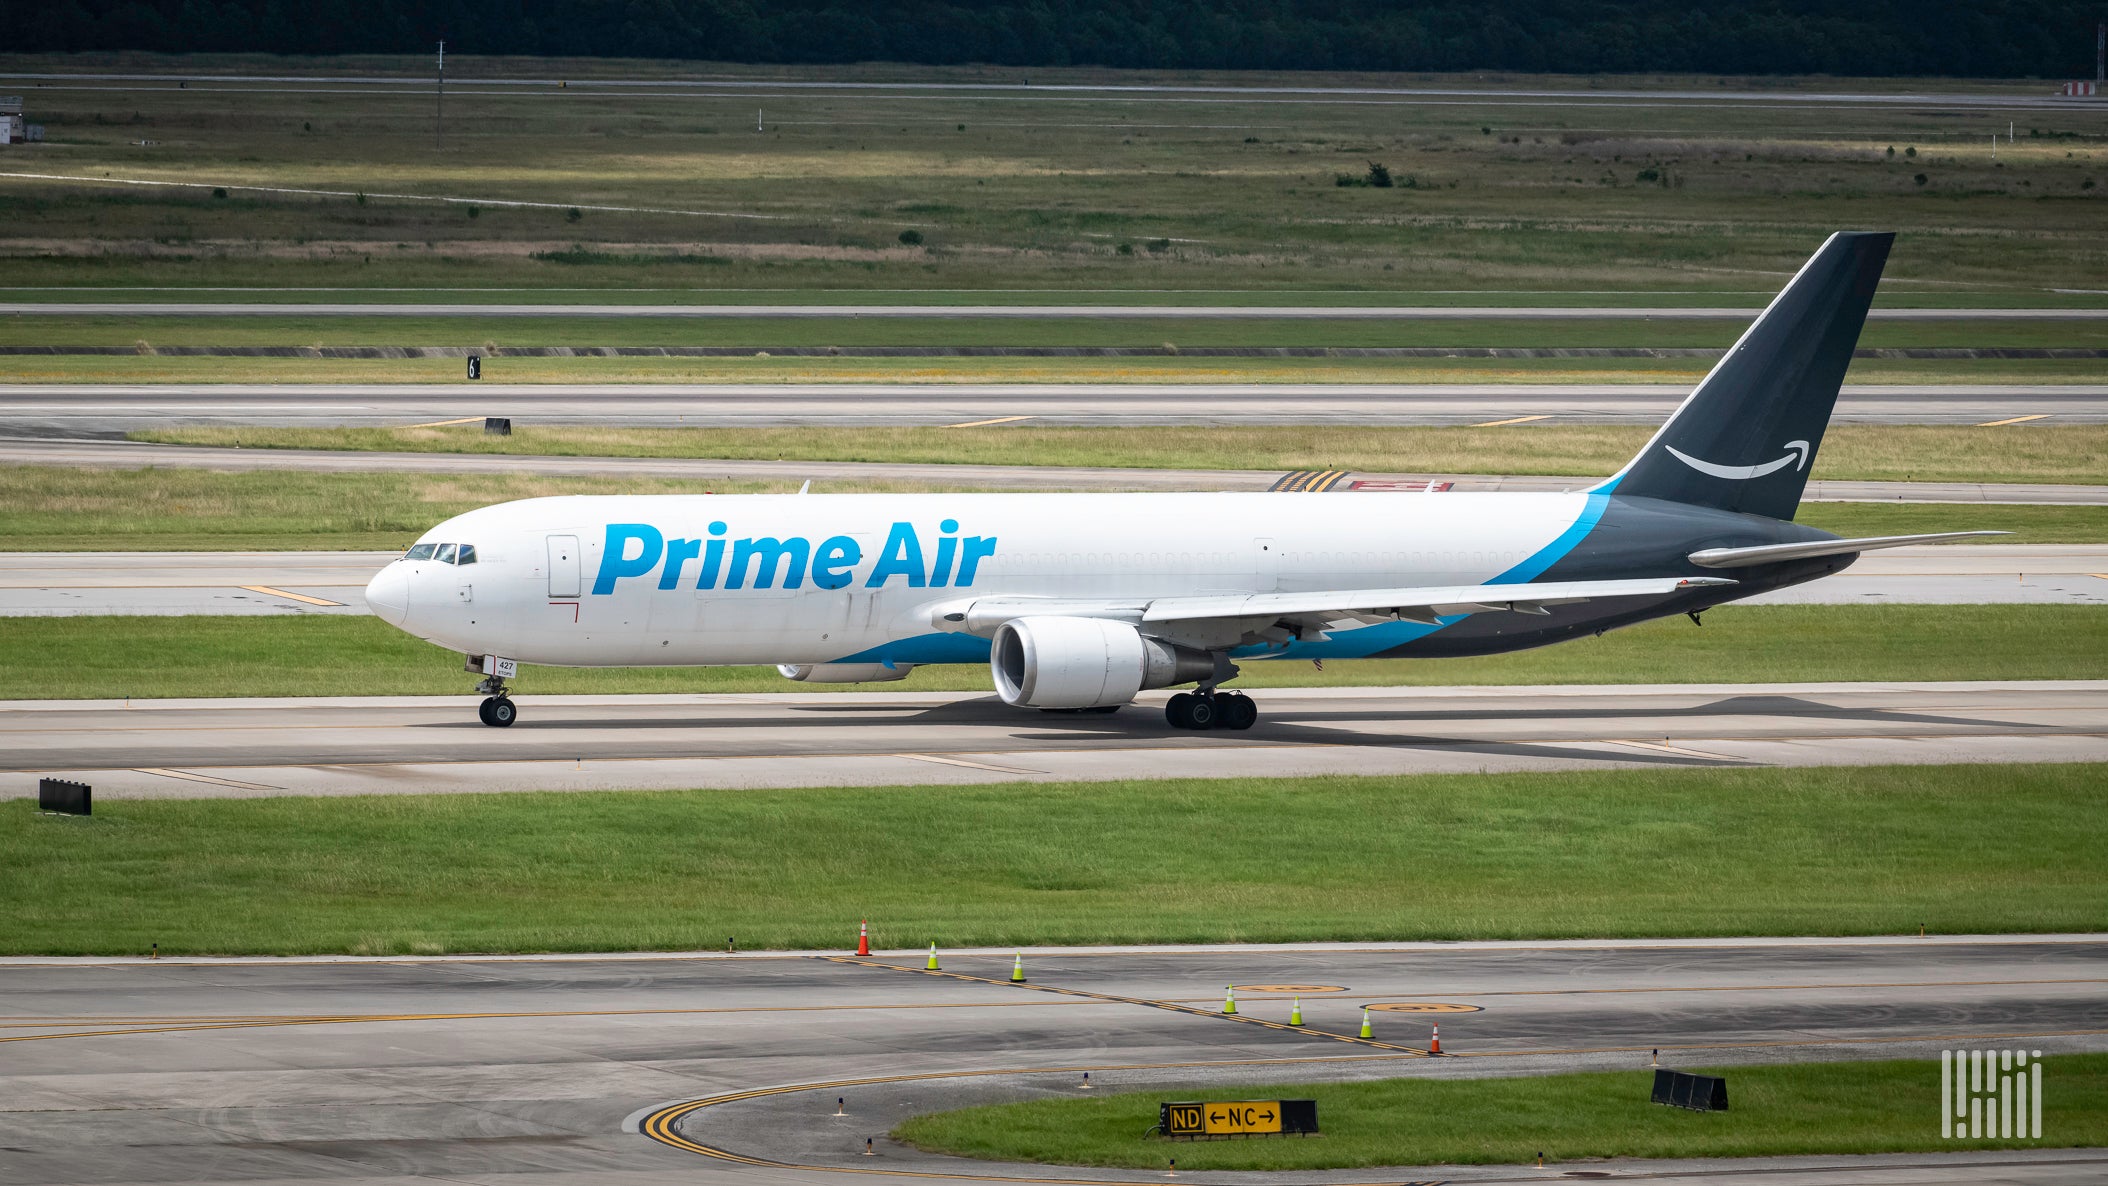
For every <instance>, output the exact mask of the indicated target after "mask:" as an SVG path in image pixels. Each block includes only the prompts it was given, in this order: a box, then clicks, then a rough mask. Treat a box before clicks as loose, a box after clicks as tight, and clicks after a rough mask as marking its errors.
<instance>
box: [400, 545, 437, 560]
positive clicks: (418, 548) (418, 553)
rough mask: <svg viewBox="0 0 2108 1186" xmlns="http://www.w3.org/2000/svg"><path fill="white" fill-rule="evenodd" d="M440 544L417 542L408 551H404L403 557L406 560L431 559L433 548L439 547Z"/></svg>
mask: <svg viewBox="0 0 2108 1186" xmlns="http://www.w3.org/2000/svg"><path fill="white" fill-rule="evenodd" d="M438 546H439V545H438V544H415V545H412V546H411V548H410V550H409V551H407V552H405V553H403V559H405V560H430V559H431V558H432V550H433V549H434V548H437V547H438Z"/></svg>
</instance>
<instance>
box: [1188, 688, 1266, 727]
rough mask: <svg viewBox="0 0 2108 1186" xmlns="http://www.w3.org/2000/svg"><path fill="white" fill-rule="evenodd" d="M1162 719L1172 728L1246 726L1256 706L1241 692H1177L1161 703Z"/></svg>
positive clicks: (1256, 716) (1255, 714) (1253, 721)
mask: <svg viewBox="0 0 2108 1186" xmlns="http://www.w3.org/2000/svg"><path fill="white" fill-rule="evenodd" d="M1164 719H1165V720H1167V721H1170V722H1171V727H1172V728H1174V729H1195V730H1198V729H1249V728H1251V727H1252V726H1253V725H1254V724H1256V723H1258V720H1259V706H1258V705H1257V704H1255V703H1253V702H1252V698H1251V697H1249V696H1247V695H1245V694H1244V693H1242V692H1211V691H1203V692H1180V693H1179V694H1177V695H1176V696H1173V697H1172V698H1171V699H1170V700H1169V701H1168V702H1167V703H1166V704H1165V705H1164Z"/></svg>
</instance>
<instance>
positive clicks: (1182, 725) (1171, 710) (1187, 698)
mask: <svg viewBox="0 0 2108 1186" xmlns="http://www.w3.org/2000/svg"><path fill="white" fill-rule="evenodd" d="M1192 703H1193V693H1191V692H1174V693H1172V696H1171V699H1169V700H1166V701H1164V719H1165V720H1166V721H1169V722H1170V723H1171V727H1172V728H1174V729H1191V728H1192V727H1193V726H1191V725H1189V724H1187V723H1186V706H1187V705H1190V704H1192Z"/></svg>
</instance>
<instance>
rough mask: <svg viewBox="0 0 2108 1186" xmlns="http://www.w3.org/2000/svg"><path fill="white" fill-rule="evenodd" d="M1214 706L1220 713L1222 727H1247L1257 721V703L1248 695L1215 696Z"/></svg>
mask: <svg viewBox="0 0 2108 1186" xmlns="http://www.w3.org/2000/svg"><path fill="white" fill-rule="evenodd" d="M1215 707H1216V709H1217V710H1218V711H1219V712H1221V714H1222V721H1221V724H1220V725H1218V726H1217V727H1218V728H1222V729H1239V730H1243V729H1249V728H1251V727H1252V726H1253V725H1256V724H1258V723H1259V705H1258V704H1257V703H1256V702H1255V701H1253V699H1252V698H1251V697H1250V696H1245V695H1242V694H1232V695H1228V696H1217V697H1216V698H1215Z"/></svg>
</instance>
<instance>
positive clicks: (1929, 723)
mask: <svg viewBox="0 0 2108 1186" xmlns="http://www.w3.org/2000/svg"><path fill="white" fill-rule="evenodd" d="M463 684H464V688H465V687H466V685H467V679H466V678H465V677H464V680H463ZM1254 695H1255V697H1256V698H1257V699H1258V700H1259V701H1260V705H1261V710H1262V711H1261V715H1260V718H1259V723H1258V725H1257V726H1256V727H1254V728H1253V729H1251V730H1250V731H1249V732H1243V733H1225V732H1210V733H1188V732H1181V731H1178V730H1174V729H1172V728H1171V727H1170V726H1168V725H1167V724H1166V723H1165V721H1164V716H1163V711H1162V704H1163V701H1164V698H1165V696H1166V693H1162V692H1145V693H1143V694H1142V696H1141V697H1140V698H1139V699H1138V700H1137V701H1136V702H1135V703H1134V704H1133V705H1131V706H1129V707H1127V708H1125V709H1123V710H1121V711H1120V712H1118V713H1112V714H1104V715H1096V714H1083V715H1075V714H1063V713H1041V712H1031V711H1021V710H1018V709H1014V708H1010V707H1007V706H1005V705H1004V704H1002V703H1001V702H1000V701H998V700H997V699H996V698H995V697H994V696H993V695H992V694H989V693H973V692H878V691H861V690H859V691H843V692H782V693H753V694H705V695H623V696H536V695H534V694H533V692H532V687H531V684H529V683H527V682H525V681H523V683H522V686H521V688H520V691H519V694H518V703H519V705H520V717H519V723H518V724H517V725H514V726H513V727H511V728H508V729H492V728H487V727H485V726H483V725H481V724H479V723H478V722H477V720H476V713H475V704H476V700H475V697H473V696H470V695H467V694H463V695H461V696H375V697H313V698H302V699H283V700H267V699H252V700H130V701H118V700H46V701H21V700H18V701H5V702H0V755H4V756H0V786H7V787H12V788H14V790H13V791H11V792H10V793H20V794H27V793H29V790H30V789H31V788H32V787H33V786H34V785H35V780H36V778H37V777H39V776H55V777H62V778H69V779H75V780H78V781H83V782H87V783H88V784H90V785H91V786H93V787H94V788H95V793H96V795H97V796H99V797H103V798H206V797H221V798H224V797H259V796H272V795H338V794H419V795H425V794H437V793H463V792H496V791H520V790H557V791H592V790H616V789H673V788H684V787H708V788H727V789H736V788H745V787H812V786H891V785H902V784H910V783H913V784H944V783H989V782H1061V781H1077V780H1082V781H1094V780H1106V779H1133V778H1145V779H1146V778H1230V777H1237V778H1257V777H1270V776H1301V775H1320V774H1338V775H1357V774H1359V775H1397V774H1416V773H1473V772H1484V771H1511V770H1513V771H1529V770H1574V769H1604V768H1619V767H1639V766H1691V767H1735V766H1758V765H1787V766H1802V765H1880V764H1888V763H1935V764H1942V763H1994V762H2079V761H2084V762H2100V761H2108V681H2088V680H2040V681H2010V682H1975V683H1960V682H1957V683H1935V682H1923V683H1856V684H1845V683H1838V684H1692V685H1631V686H1621V685H1577V686H1547V687H1497V686H1468V687H1409V688H1263V689H1255V690H1254Z"/></svg>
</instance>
